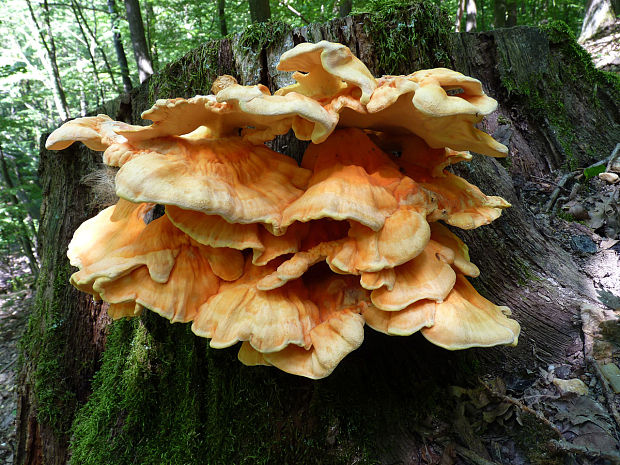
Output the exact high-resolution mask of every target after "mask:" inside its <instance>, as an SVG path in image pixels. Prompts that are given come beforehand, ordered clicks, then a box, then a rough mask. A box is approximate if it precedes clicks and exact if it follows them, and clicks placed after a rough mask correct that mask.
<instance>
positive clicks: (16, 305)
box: [0, 256, 32, 465]
mask: <svg viewBox="0 0 620 465" xmlns="http://www.w3.org/2000/svg"><path fill="white" fill-rule="evenodd" d="M31 288H32V276H31V275H30V273H29V269H28V262H27V260H26V258H25V257H15V256H9V257H8V258H7V260H6V263H0V463H2V464H6V465H9V464H12V463H13V456H14V452H15V417H16V414H17V376H18V374H17V365H18V358H19V353H18V344H19V339H20V338H21V335H22V333H23V332H24V329H25V327H26V323H27V322H28V316H29V314H30V309H31V304H32V289H31Z"/></svg>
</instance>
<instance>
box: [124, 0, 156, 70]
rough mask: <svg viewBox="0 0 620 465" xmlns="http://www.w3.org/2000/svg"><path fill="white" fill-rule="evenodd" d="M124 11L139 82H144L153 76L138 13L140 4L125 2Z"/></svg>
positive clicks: (140, 15)
mask: <svg viewBox="0 0 620 465" xmlns="http://www.w3.org/2000/svg"><path fill="white" fill-rule="evenodd" d="M125 11H126V12H127V22H128V23H129V33H130V35H131V45H132V47H133V54H134V57H135V59H136V64H137V66H138V74H139V76H140V82H144V81H145V80H146V78H148V77H149V76H150V75H151V74H153V62H152V61H151V54H150V53H149V47H148V46H147V45H146V36H145V34H144V23H143V22H142V13H140V3H139V2H138V0H125Z"/></svg>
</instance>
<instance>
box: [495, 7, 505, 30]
mask: <svg viewBox="0 0 620 465" xmlns="http://www.w3.org/2000/svg"><path fill="white" fill-rule="evenodd" d="M493 23H494V24H493V25H494V26H495V28H496V29H497V28H499V27H504V26H506V0H494V2H493Z"/></svg>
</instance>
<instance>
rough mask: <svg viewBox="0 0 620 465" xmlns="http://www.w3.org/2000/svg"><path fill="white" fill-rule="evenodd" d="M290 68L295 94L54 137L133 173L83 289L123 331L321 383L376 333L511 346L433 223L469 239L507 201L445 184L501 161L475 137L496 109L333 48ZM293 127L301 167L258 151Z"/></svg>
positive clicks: (447, 79)
mask: <svg viewBox="0 0 620 465" xmlns="http://www.w3.org/2000/svg"><path fill="white" fill-rule="evenodd" d="M278 69H280V70H283V71H295V73H294V74H293V78H294V79H295V81H296V83H295V84H293V85H290V86H288V87H284V88H282V89H279V90H278V91H277V92H275V94H273V95H272V94H271V93H270V92H269V90H268V89H267V88H266V87H265V86H263V85H255V86H241V85H239V84H237V83H236V81H235V80H234V79H233V78H232V77H230V76H222V77H220V78H218V80H217V81H216V82H215V84H214V85H213V88H212V91H213V93H214V94H213V95H208V96H196V97H194V98H190V99H180V98H179V99H171V100H158V101H157V102H156V104H155V105H154V106H153V108H151V109H150V110H148V111H146V112H145V113H143V115H142V117H143V118H144V119H149V120H151V121H153V123H152V124H151V125H149V126H134V125H129V124H125V123H122V122H116V121H112V120H111V119H110V118H109V117H107V116H105V115H99V116H96V117H88V118H79V119H76V120H73V121H70V122H68V123H66V124H64V125H63V126H62V127H61V128H59V129H57V130H56V131H54V132H53V133H52V134H51V136H50V137H49V139H48V141H47V148H49V149H52V150H59V149H63V148H65V147H67V146H69V145H70V144H71V143H72V142H74V141H81V142H83V143H84V144H86V145H87V146H88V147H90V148H91V149H94V150H99V151H104V153H103V161H104V163H106V164H107V165H110V166H115V167H119V168H120V169H119V171H118V173H117V175H116V193H117V195H118V197H119V198H120V200H119V201H118V203H117V204H116V205H114V206H111V207H109V208H106V209H105V210H103V211H102V212H101V213H99V214H98V215H97V216H95V217H94V218H91V219H89V220H88V221H86V222H85V223H84V224H82V225H81V226H80V227H79V228H78V230H77V231H76V232H75V235H74V237H73V240H72V242H71V244H70V245H69V251H68V256H69V258H70V260H71V264H72V265H74V266H76V267H78V268H79V271H77V272H76V273H74V274H73V275H72V277H71V282H72V284H73V285H74V286H76V287H77V288H78V289H80V290H82V291H84V292H88V293H90V294H92V295H93V296H94V297H95V298H96V299H103V300H104V301H106V302H108V303H109V304H110V306H109V313H110V315H111V316H112V318H121V317H125V316H135V315H138V314H140V313H141V311H142V310H143V309H144V308H147V309H149V310H152V311H154V312H157V313H159V314H160V315H161V316H163V317H165V318H167V319H169V320H170V321H171V322H190V321H191V322H192V331H193V332H194V333H195V334H196V335H198V336H201V337H206V338H209V339H210V345H211V346H212V347H214V348H223V347H229V346H231V345H234V344H236V343H237V342H242V344H241V348H240V351H239V359H240V360H241V361H242V362H243V363H245V364H246V365H273V366H276V367H278V368H280V369H282V370H284V371H286V372H289V373H293V374H296V375H301V376H306V377H309V378H322V377H325V376H327V375H329V374H330V373H331V372H332V371H333V370H334V368H335V367H336V365H337V364H338V363H339V362H340V361H341V360H342V359H343V358H344V357H345V356H346V355H347V354H348V353H350V352H351V351H353V350H355V349H356V348H358V347H359V346H360V344H361V343H362V340H363V337H364V324H367V325H369V326H370V327H372V328H373V329H375V330H377V331H380V332H383V333H385V334H390V335H400V336H404V335H410V334H412V333H414V332H416V331H420V332H421V333H422V334H423V335H424V337H426V338H427V339H428V340H429V341H431V342H432V343H434V344H437V345H439V346H441V347H444V348H446V349H451V350H453V349H464V348H467V347H472V346H483V347H487V346H494V345H498V344H513V345H514V344H516V342H517V338H518V335H519V324H518V323H517V322H516V321H514V320H512V319H509V318H508V316H509V315H510V310H509V309H508V308H507V307H500V306H496V305H494V304H492V303H491V302H489V301H488V300H486V299H485V298H483V297H482V296H480V295H479V294H478V293H477V292H476V291H475V290H474V288H473V287H472V285H471V284H470V283H469V281H468V280H467V278H466V277H476V276H477V275H478V274H479V270H478V268H477V267H476V265H474V264H473V263H471V262H470V260H469V255H468V249H467V246H466V245H465V244H464V243H463V242H462V241H461V240H460V239H459V238H458V237H457V236H456V235H454V234H453V233H452V232H451V231H450V229H448V228H447V227H446V226H444V225H443V224H442V223H440V222H439V220H441V221H443V222H445V223H447V224H448V225H451V226H455V227H457V228H463V229H472V228H476V227H478V226H481V225H485V224H488V223H489V222H491V221H493V220H494V219H496V218H497V217H498V216H499V215H500V214H501V210H502V209H503V208H506V207H508V206H509V204H508V203H507V202H506V201H505V200H503V199H502V198H500V197H492V196H486V195H485V194H483V193H482V192H481V191H480V190H479V189H478V188H477V187H475V186H473V185H471V184H470V183H468V182H467V181H466V180H464V179H463V178H460V177H459V176H456V175H455V174H452V173H451V172H450V171H448V170H447V169H446V168H447V167H448V166H449V165H451V164H454V163H457V162H460V161H463V160H470V159H471V156H470V155H469V153H468V152H466V150H473V151H476V152H479V153H482V154H485V155H489V156H504V155H505V154H506V152H507V149H506V147H504V146H503V145H501V144H499V143H498V142H496V141H495V140H493V139H492V138H491V137H490V136H489V135H487V134H486V133H484V132H482V131H479V130H478V129H476V128H475V127H474V124H475V123H478V122H479V121H481V119H482V117H483V116H484V115H486V114H488V113H490V112H492V111H494V109H495V107H496V102H495V100H493V99H491V98H490V97H488V96H486V95H485V94H484V92H483V91H482V87H481V84H480V82H479V81H477V80H475V79H472V78H469V77H466V76H463V75H462V74H460V73H457V72H454V71H450V70H448V69H432V70H423V71H418V72H416V73H413V74H410V75H408V76H383V77H381V78H379V79H376V78H374V77H373V76H372V75H371V73H370V72H369V71H368V69H367V68H366V66H364V64H363V63H362V62H361V61H360V60H359V59H357V58H356V57H355V56H353V54H352V53H351V51H350V50H349V49H348V48H347V47H345V46H343V45H341V44H335V43H329V42H326V41H322V42H319V43H317V44H310V43H304V44H300V45H298V46H296V47H295V48H293V49H292V50H290V51H288V52H286V53H285V54H284V55H282V58H281V61H280V64H279V66H278ZM290 130H292V131H293V132H294V134H295V136H296V137H297V138H298V139H301V140H309V141H312V144H310V146H309V147H308V149H307V151H306V152H305V154H304V155H303V159H302V162H301V166H298V164H297V163H296V162H295V161H294V160H292V159H291V158H288V157H286V156H284V155H282V154H280V153H277V152H274V151H273V150H270V149H269V148H267V147H266V146H265V145H264V142H266V141H269V140H271V139H273V138H274V137H275V136H277V135H281V134H285V133H287V132H288V131H290ZM155 205H163V206H165V214H163V215H162V216H160V217H159V218H156V219H154V220H151V221H148V218H151V217H152V216H153V215H152V214H151V213H150V212H151V211H152V210H153V208H154V206H155Z"/></svg>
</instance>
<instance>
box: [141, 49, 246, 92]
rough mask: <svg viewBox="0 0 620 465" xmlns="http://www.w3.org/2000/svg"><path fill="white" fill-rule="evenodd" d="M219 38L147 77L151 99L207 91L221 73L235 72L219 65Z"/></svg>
mask: <svg viewBox="0 0 620 465" xmlns="http://www.w3.org/2000/svg"><path fill="white" fill-rule="evenodd" d="M220 44H221V41H220V40H212V41H209V42H207V43H205V44H203V45H202V46H200V47H198V48H196V49H194V50H192V51H191V52H189V53H188V54H187V55H185V56H183V57H182V58H180V59H179V60H177V61H175V62H173V63H170V64H168V65H166V66H165V67H164V69H162V70H161V71H160V72H159V73H157V74H154V75H153V76H151V77H150V78H149V80H148V97H147V98H148V102H155V100H157V99H159V98H176V97H180V96H183V97H193V96H194V95H197V94H208V93H209V91H210V88H211V84H212V83H213V81H214V80H215V78H216V77H217V76H218V75H220V74H234V71H233V70H232V69H226V68H222V67H221V66H220V59H219V54H220Z"/></svg>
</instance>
